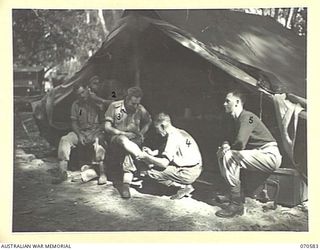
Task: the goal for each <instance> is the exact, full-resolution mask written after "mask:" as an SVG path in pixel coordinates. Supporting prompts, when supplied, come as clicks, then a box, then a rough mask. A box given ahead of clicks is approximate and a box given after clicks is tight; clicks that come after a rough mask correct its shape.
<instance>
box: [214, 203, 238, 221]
mask: <svg viewBox="0 0 320 250" xmlns="http://www.w3.org/2000/svg"><path fill="white" fill-rule="evenodd" d="M243 213H244V207H243V204H242V203H241V204H237V203H233V202H231V203H230V204H229V205H228V206H227V207H226V208H224V209H221V210H219V211H218V212H216V216H218V217H221V218H232V217H234V216H236V215H243Z"/></svg>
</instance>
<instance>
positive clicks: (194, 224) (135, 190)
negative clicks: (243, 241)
mask: <svg viewBox="0 0 320 250" xmlns="http://www.w3.org/2000/svg"><path fill="white" fill-rule="evenodd" d="M30 117H31V116H30V114H18V116H15V135H14V137H15V163H14V192H13V231H14V232H80V231H87V232H89V231H100V232H103V231H308V208H307V203H304V204H301V205H298V206H296V207H294V208H287V207H283V206H278V207H277V209H276V210H271V209H263V208H264V207H267V208H269V207H271V205H272V202H268V203H261V202H259V201H257V200H254V199H251V198H248V197H247V198H246V204H245V214H244V215H243V216H241V217H235V218H232V219H223V218H218V217H216V216H215V212H216V211H217V210H218V209H220V207H219V206H218V205H217V204H216V203H213V202H212V201H211V199H212V198H213V197H214V196H215V194H216V193H217V192H219V191H221V187H222V186H223V185H221V179H220V177H219V176H217V175H216V174H214V173H210V172H209V171H206V170H205V171H204V172H203V174H202V175H201V177H200V178H199V180H198V181H197V182H196V183H195V185H194V186H195V188H196V190H195V192H194V193H193V195H192V197H188V198H183V199H181V200H170V192H169V191H170V190H167V189H165V188H162V187H161V186H158V185H155V184H153V183H142V186H141V185H140V186H139V185H136V186H132V187H131V193H132V198H131V199H129V200H123V199H122V198H121V197H120V195H119V191H118V189H117V185H115V184H113V183H109V184H107V185H101V186H99V185H97V180H93V181H90V182H87V183H82V182H81V181H79V180H78V179H77V178H78V176H79V171H73V172H71V171H69V175H70V176H71V177H74V179H73V181H72V178H70V180H68V181H66V182H63V183H61V184H52V183H51V181H52V178H53V175H52V172H53V169H55V168H57V166H58V161H57V158H56V151H55V149H54V148H53V147H51V146H50V145H49V144H48V143H47V142H46V141H45V140H44V139H42V138H41V137H40V136H39V134H38V131H37V129H36V128H35V127H34V124H33V122H32V120H28V119H29V118H30ZM21 121H27V122H29V124H26V123H25V122H24V126H21ZM30 128H31V129H30Z"/></svg>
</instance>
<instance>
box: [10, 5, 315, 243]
mask: <svg viewBox="0 0 320 250" xmlns="http://www.w3.org/2000/svg"><path fill="white" fill-rule="evenodd" d="M308 10H309V9H308V7H306V6H287V7H286V6H282V7H281V8H280V7H279V8H275V7H273V8H267V7H263V8H258V7H256V8H224V9H214V8H210V9H209V8H201V9H200V8H199V9H188V8H185V9H157V8H155V9H130V8H129V9H105V8H101V9H95V8H92V9H67V8H64V9H44V8H12V10H11V15H12V20H11V21H12V34H11V36H12V52H11V53H12V81H13V83H12V88H13V90H12V93H13V102H14V103H13V114H12V116H13V121H14V125H13V127H14V129H13V144H14V149H13V166H12V168H13V171H12V175H13V176H12V177H11V178H12V190H13V192H12V232H13V233H39V232H48V233H53V232H146V231H147V232H168V231H169V232H199V231H206V232H216V231H223V232H225V231H240V232H244V231H245V232H248V231H250V232H251V231H263V232H264V231H268V232H270V231H271V232H279V231H284V232H309V230H310V227H309V219H308V218H309V216H308V215H309V206H308V204H309V199H308V161H307V158H308V157H307V156H308V148H309V147H308V141H307V38H308ZM310 243H312V242H310Z"/></svg>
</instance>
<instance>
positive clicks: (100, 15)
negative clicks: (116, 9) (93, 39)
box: [98, 10, 109, 36]
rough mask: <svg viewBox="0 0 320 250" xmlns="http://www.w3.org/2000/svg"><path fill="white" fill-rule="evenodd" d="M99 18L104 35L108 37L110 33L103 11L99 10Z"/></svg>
mask: <svg viewBox="0 0 320 250" xmlns="http://www.w3.org/2000/svg"><path fill="white" fill-rule="evenodd" d="M98 18H99V22H100V23H101V25H102V29H103V33H104V35H105V36H107V35H108V34H109V31H108V29H107V26H106V23H105V20H104V16H103V12H102V10H98Z"/></svg>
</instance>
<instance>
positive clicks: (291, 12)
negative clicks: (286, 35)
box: [286, 8, 293, 29]
mask: <svg viewBox="0 0 320 250" xmlns="http://www.w3.org/2000/svg"><path fill="white" fill-rule="evenodd" d="M292 15H293V8H290V9H289V13H288V16H287V20H286V27H287V28H288V29H290V28H291V25H290V24H291V19H292Z"/></svg>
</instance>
